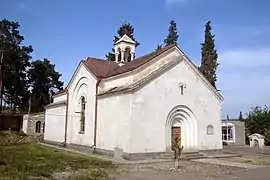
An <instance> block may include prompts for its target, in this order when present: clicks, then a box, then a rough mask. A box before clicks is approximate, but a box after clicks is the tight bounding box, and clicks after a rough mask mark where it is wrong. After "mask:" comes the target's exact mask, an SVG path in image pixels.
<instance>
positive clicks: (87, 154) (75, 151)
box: [40, 143, 172, 164]
mask: <svg viewBox="0 0 270 180" xmlns="http://www.w3.org/2000/svg"><path fill="white" fill-rule="evenodd" d="M40 144H41V145H43V146H47V147H50V148H55V149H59V150H63V151H67V152H71V153H76V154H80V155H84V156H88V157H93V158H99V159H103V160H106V161H112V162H114V163H118V164H147V163H159V162H171V161H172V160H171V159H148V160H136V161H128V160H125V159H116V158H113V157H109V156H101V155H98V154H92V153H86V152H82V151H78V150H74V149H69V148H64V147H60V146H55V145H50V144H46V143H40Z"/></svg>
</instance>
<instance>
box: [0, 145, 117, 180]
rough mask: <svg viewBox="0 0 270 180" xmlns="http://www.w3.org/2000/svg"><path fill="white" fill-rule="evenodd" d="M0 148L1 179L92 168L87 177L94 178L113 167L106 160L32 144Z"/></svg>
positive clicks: (39, 175) (40, 176)
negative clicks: (93, 171) (92, 171)
mask: <svg viewBox="0 0 270 180" xmlns="http://www.w3.org/2000/svg"><path fill="white" fill-rule="evenodd" d="M0 150H1V151H0V152H1V156H0V157H1V159H0V174H1V179H27V177H29V176H32V177H36V179H40V178H42V177H43V178H44V177H47V178H49V179H52V174H53V173H54V172H64V171H76V170H79V169H88V170H95V173H91V177H92V178H93V179H98V178H99V177H101V175H102V174H103V173H104V171H105V170H110V169H114V168H115V166H114V165H113V164H112V163H111V162H109V161H103V160H99V159H96V158H88V157H85V156H80V155H77V154H71V153H68V152H63V151H60V150H56V149H52V148H47V147H44V146H41V145H38V144H36V143H29V144H22V145H12V146H0ZM100 170H101V171H100ZM99 171H100V172H99ZM102 176H103V177H104V176H106V174H104V175H102ZM86 179H87V178H86Z"/></svg>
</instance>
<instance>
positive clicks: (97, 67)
mask: <svg viewBox="0 0 270 180" xmlns="http://www.w3.org/2000/svg"><path fill="white" fill-rule="evenodd" d="M174 47H176V48H177V49H178V50H179V51H181V50H180V49H179V48H178V46H177V44H176V43H174V44H171V45H169V46H166V47H164V48H161V49H160V50H158V51H155V52H152V53H149V54H146V55H144V56H141V57H139V58H136V59H134V60H133V61H130V62H127V63H125V64H124V65H123V66H119V65H118V64H117V63H116V62H114V61H107V60H103V59H98V58H93V57H88V58H87V60H83V61H81V62H82V63H83V64H84V65H85V67H86V68H88V70H89V71H91V72H92V73H93V75H94V76H96V77H97V78H108V77H113V76H116V75H120V74H124V73H127V72H131V71H133V70H135V69H137V68H139V67H141V66H142V65H144V64H146V63H147V62H150V61H151V60H152V59H154V58H156V57H158V56H160V55H161V54H163V53H165V52H167V51H169V50H170V49H172V48H174ZM181 52H182V51H181ZM182 53H183V52H182ZM185 56H186V55H185ZM186 59H187V60H188V62H190V64H191V65H192V66H193V67H194V68H195V69H196V71H197V73H199V74H200V72H199V71H198V69H197V66H196V65H195V64H194V63H193V62H191V61H190V60H189V59H188V58H187V56H186ZM80 64H81V63H80ZM201 77H202V78H203V79H204V81H207V79H206V78H205V77H204V76H203V75H201ZM207 82H208V81H207ZM207 84H208V86H211V87H210V89H212V90H213V91H214V93H215V94H217V95H218V97H219V98H220V99H223V97H222V96H221V94H220V93H219V92H218V91H217V90H216V89H215V88H214V87H213V86H212V85H211V84H210V83H209V82H208V83H207ZM62 93H64V92H63V91H62V92H61V94H62ZM55 95H58V93H57V94H55Z"/></svg>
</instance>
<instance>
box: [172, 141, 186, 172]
mask: <svg viewBox="0 0 270 180" xmlns="http://www.w3.org/2000/svg"><path fill="white" fill-rule="evenodd" d="M180 140H181V139H179V138H178V137H174V138H173V142H172V146H171V148H172V150H173V154H174V161H175V169H179V168H180V167H179V161H180V157H181V155H182V151H183V149H184V146H181V145H180Z"/></svg>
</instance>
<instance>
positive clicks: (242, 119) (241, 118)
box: [238, 111, 244, 121]
mask: <svg viewBox="0 0 270 180" xmlns="http://www.w3.org/2000/svg"><path fill="white" fill-rule="evenodd" d="M238 120H239V121H244V118H243V115H242V111H240V113H239V118H238Z"/></svg>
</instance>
